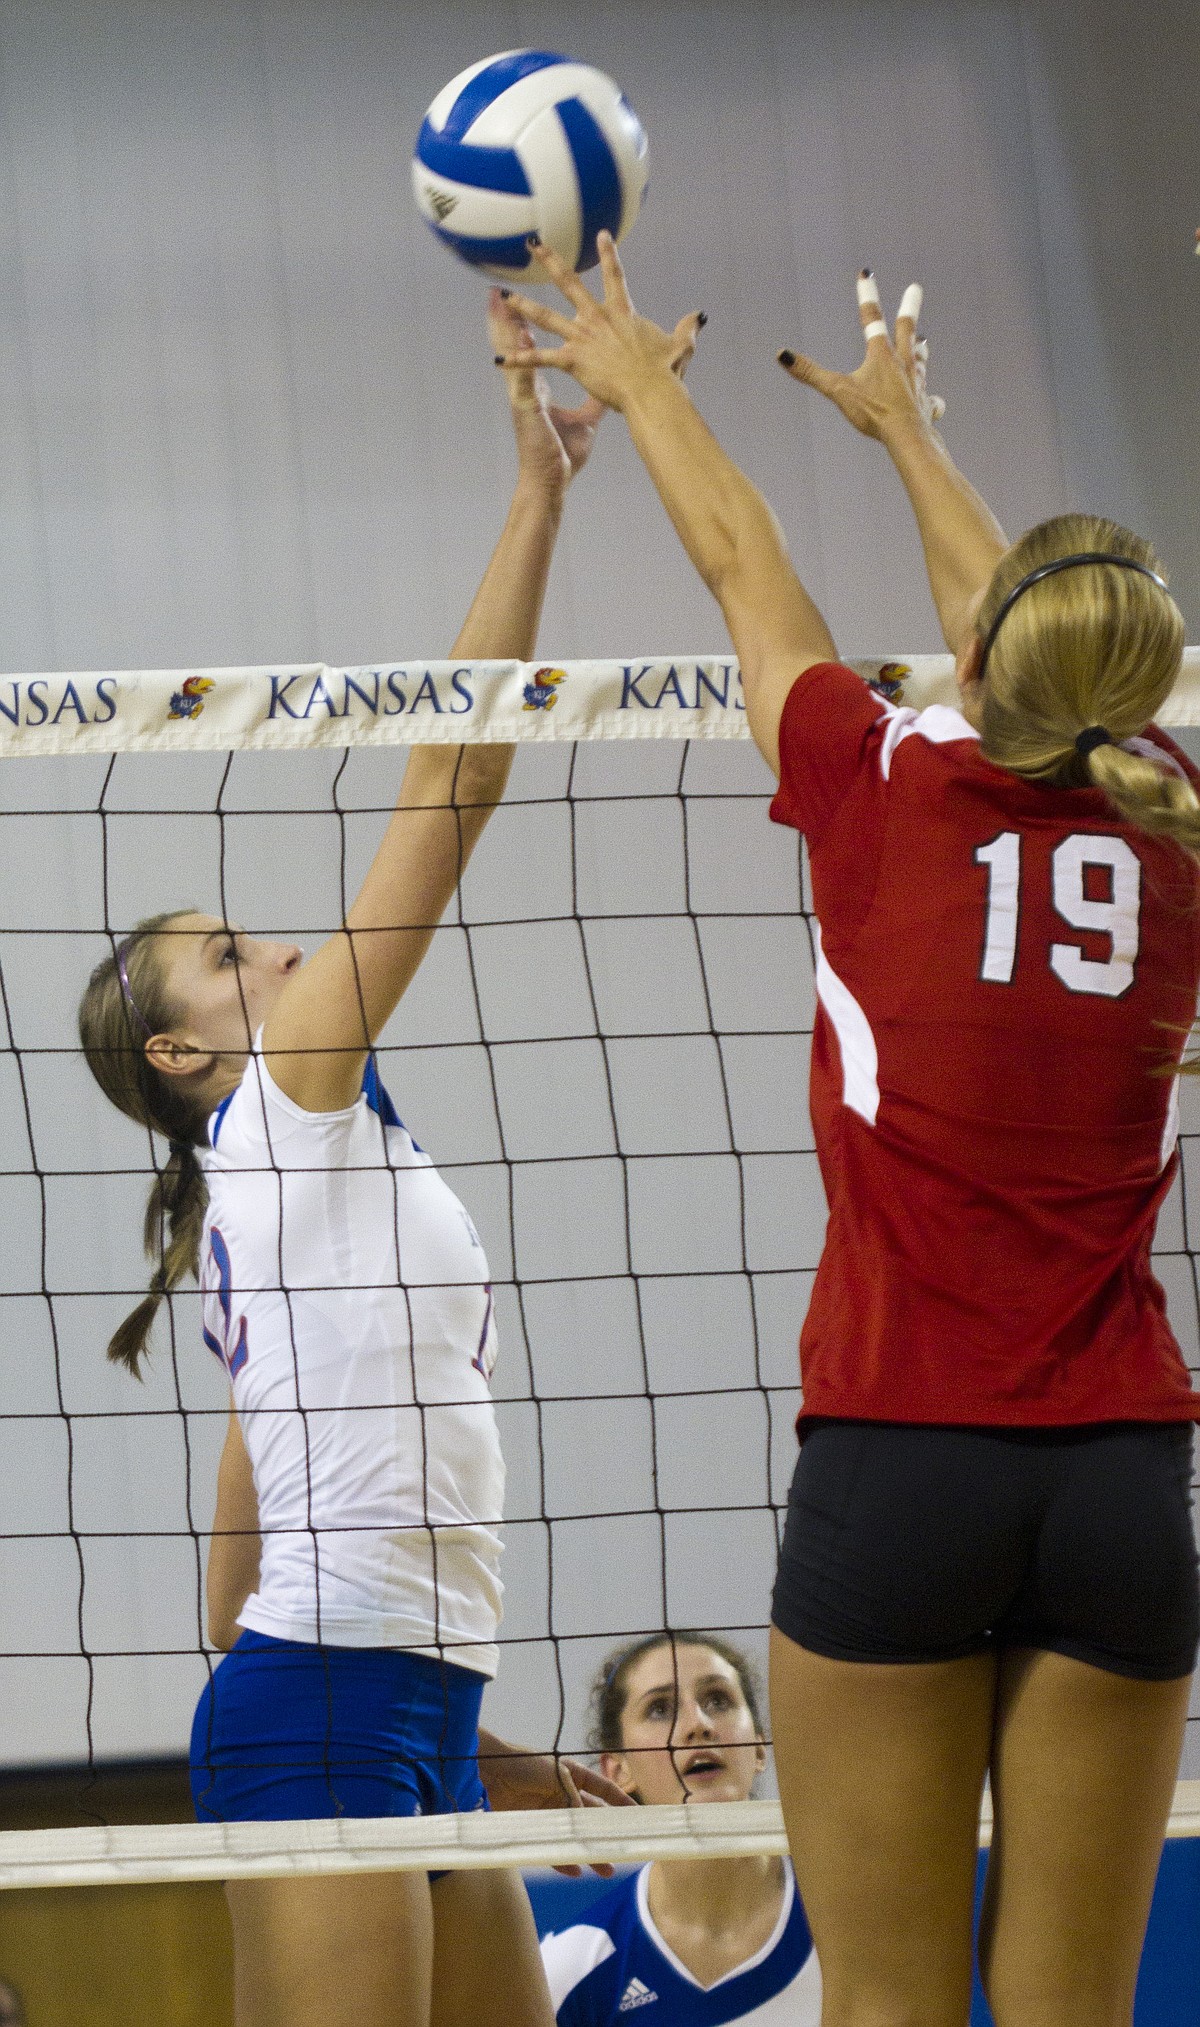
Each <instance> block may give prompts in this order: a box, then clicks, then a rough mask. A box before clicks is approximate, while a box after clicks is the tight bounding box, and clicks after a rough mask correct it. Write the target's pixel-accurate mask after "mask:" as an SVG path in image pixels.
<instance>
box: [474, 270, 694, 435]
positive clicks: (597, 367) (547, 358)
mask: <svg viewBox="0 0 1200 2027" xmlns="http://www.w3.org/2000/svg"><path fill="white" fill-rule="evenodd" d="M596 244H597V246H598V247H599V250H600V275H601V280H602V282H603V284H604V295H603V298H602V299H601V300H600V301H599V302H597V300H596V298H595V296H594V295H592V293H591V291H590V290H589V289H587V288H585V287H584V284H583V283H582V282H581V281H580V279H579V276H578V275H577V274H575V273H573V272H572V270H571V269H570V268H569V267H568V266H567V264H566V262H565V261H564V260H560V259H559V256H558V255H557V254H556V253H553V252H552V251H551V249H550V248H549V247H548V246H542V245H541V244H540V243H538V242H535V241H531V242H530V252H531V254H532V256H533V258H534V260H535V261H536V262H537V264H538V266H539V267H540V269H541V271H542V276H543V278H544V279H545V280H546V281H548V282H553V283H554V284H555V286H556V287H557V288H558V289H560V290H561V292H562V294H563V295H564V296H565V297H566V299H567V302H568V304H569V305H570V307H571V309H572V310H573V311H574V315H573V316H567V315H565V314H564V313H563V312H562V311H560V310H550V309H547V308H546V307H545V306H544V305H543V304H542V303H535V302H534V301H533V300H532V298H531V297H529V296H522V295H513V296H510V297H509V299H508V301H509V307H510V308H511V309H512V310H513V311H514V312H515V314H516V315H517V316H518V317H522V318H524V320H525V322H526V323H527V324H532V325H534V326H536V328H537V329H538V330H539V331H548V332H549V333H550V335H551V337H554V338H559V339H561V340H562V342H561V344H560V345H559V346H558V347H557V348H556V349H550V348H547V347H541V348H535V347H534V346H532V345H530V346H529V347H528V348H523V349H521V350H519V351H516V352H514V353H510V354H509V355H508V357H507V359H505V360H504V361H503V362H502V363H504V364H506V365H507V366H508V369H509V377H510V378H511V377H512V373H513V371H514V369H516V368H521V369H526V368H529V367H538V366H558V367H560V368H561V370H562V371H563V372H564V373H570V374H571V375H572V376H573V378H574V379H576V380H578V382H579V384H580V386H581V387H582V388H584V389H585V390H586V392H587V393H588V394H590V395H591V396H592V397H593V399H594V400H597V401H602V402H603V403H604V405H605V406H606V407H607V408H620V409H624V408H625V407H626V406H627V404H628V403H629V402H630V401H631V400H632V399H633V398H634V397H635V396H636V394H637V391H638V389H639V388H640V387H642V386H644V385H645V384H646V383H647V382H648V381H653V380H655V379H656V378H659V377H661V376H662V375H664V374H670V373H673V374H675V376H676V377H677V378H678V379H682V378H683V375H684V373H685V371H686V370H687V365H688V361H689V360H690V359H691V357H692V354H693V353H694V351H695V349H696V339H697V337H698V336H699V334H700V332H701V330H702V329H703V328H704V323H705V318H704V315H703V313H702V312H698V311H697V312H693V314H692V315H690V316H687V317H681V318H680V320H679V322H678V323H677V324H676V326H675V329H674V330H673V331H664V330H661V329H660V328H659V326H658V325H657V324H654V323H651V321H650V319H649V318H648V317H640V316H639V315H638V313H637V311H636V310H635V309H634V307H633V303H632V302H631V300H630V296H629V290H628V288H627V287H626V284H625V270H624V268H623V267H622V266H621V259H620V255H619V254H618V252H617V249H616V244H615V242H614V240H613V236H612V234H611V233H610V232H602V233H600V234H599V236H598V238H597V241H596Z"/></svg>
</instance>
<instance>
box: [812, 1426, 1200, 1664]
mask: <svg viewBox="0 0 1200 2027" xmlns="http://www.w3.org/2000/svg"><path fill="white" fill-rule="evenodd" d="M1191 1455H1192V1430H1191V1426H1190V1425H1189V1424H1187V1423H1175V1424H1172V1423H1130V1422H1119V1423H1105V1424H1100V1425H1095V1426H1087V1427H1076V1428H1069V1429H1063V1428H1058V1429H1042V1428H1017V1429H997V1428H967V1427H946V1426H941V1427H938V1426H916V1425H912V1424H900V1423H889V1422H873V1421H845V1420H828V1421H817V1422H816V1424H815V1425H812V1426H810V1427H809V1428H808V1429H807V1431H806V1435H805V1440H804V1443H803V1446H802V1449H801V1453H800V1458H799V1462H798V1463H797V1466H796V1472H795V1477H794V1479H793V1483H792V1489H791V1497H790V1502H789V1508H788V1516H787V1524H786V1528H785V1532H784V1541H783V1547H782V1551H781V1555H780V1561H779V1570H778V1574H777V1578H776V1585H775V1596H774V1605H773V1618H774V1621H775V1624H776V1625H777V1626H778V1627H779V1629H780V1631H781V1632H783V1633H785V1634H786V1635H787V1636H788V1637H789V1638H791V1639H793V1640H795V1641H797V1642H798V1644H799V1645H801V1646H804V1647H808V1648H810V1649H811V1650H812V1651H814V1652H817V1653H823V1654H827V1655H830V1656H831V1657H832V1658H835V1659H844V1660H860V1661H872V1662H880V1661H884V1662H886V1661H892V1662H915V1661H942V1660H953V1659H957V1658H960V1657H962V1656H964V1655H967V1654H971V1653H976V1652H980V1651H982V1650H984V1649H986V1648H988V1647H995V1646H1006V1647H1016V1646H1026V1647H1040V1648H1047V1649H1050V1650H1052V1651H1055V1652H1060V1653H1064V1654H1068V1655H1071V1656H1073V1657H1074V1658H1076V1659H1080V1660H1084V1661H1088V1662H1090V1663H1092V1664H1093V1665H1094V1666H1097V1667H1102V1668H1108V1669H1110V1670H1112V1671H1113V1672H1115V1673H1118V1674H1123V1675H1129V1676H1132V1677H1136V1678H1139V1679H1148V1680H1168V1679H1171V1678H1173V1677H1176V1676H1179V1675H1185V1674H1187V1673H1189V1672H1190V1670H1191V1669H1192V1667H1193V1666H1194V1665H1195V1659H1196V1650H1197V1643H1198V1640H1200V1590H1198V1582H1197V1556H1196V1543H1195V1537H1194V1533H1193V1528H1192V1516H1191V1489H1190V1488H1191Z"/></svg>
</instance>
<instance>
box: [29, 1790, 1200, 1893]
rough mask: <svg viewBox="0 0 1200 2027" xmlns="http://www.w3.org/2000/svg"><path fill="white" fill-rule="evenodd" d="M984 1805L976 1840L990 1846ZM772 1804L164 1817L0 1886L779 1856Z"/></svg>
mask: <svg viewBox="0 0 1200 2027" xmlns="http://www.w3.org/2000/svg"><path fill="white" fill-rule="evenodd" d="M1167 1835H1168V1837H1172V1838H1175V1837H1197V1836H1200V1781H1180V1783H1179V1785H1178V1787H1177V1789H1176V1791H1175V1806H1174V1808H1173V1809H1172V1812H1171V1821H1170V1825H1169V1827H1168V1830H1167ZM991 1837H992V1817H991V1807H990V1804H988V1803H986V1802H985V1806H984V1809H983V1812H982V1814H981V1817H980V1824H979V1842H980V1845H981V1846H987V1845H989V1844H990V1843H991ZM786 1850H787V1839H786V1837H785V1836H784V1829H783V1816H782V1813H781V1811H780V1807H779V1804H778V1802H724V1803H721V1804H719V1805H717V1806H716V1807H704V1806H701V1807H699V1808H696V1807H690V1806H687V1805H682V1806H680V1807H674V1808H663V1807H652V1808H639V1809H549V1810H546V1809H536V1810H527V1809H514V1810H511V1811H507V1812H505V1813H503V1814H497V1815H484V1814H482V1813H475V1814H468V1815H461V1816H427V1817H421V1818H418V1819H417V1820H415V1821H414V1820H412V1819H409V1820H400V1819H396V1818H394V1817H391V1818H387V1817H385V1818H378V1817H368V1818H353V1817H343V1818H341V1819H335V1820H332V1821H318V1822H312V1823H299V1822H290V1823H214V1824H208V1823H161V1824H139V1825H137V1826H131V1827H128V1828H120V1827H118V1828H112V1829H95V1830H11V1831H7V1832H5V1833H4V1834H3V1835H0V1887H30V1886H135V1885H149V1884H154V1883H162V1882H165V1883H172V1882H174V1883H178V1882H180V1881H183V1880H190V1879H280V1878H289V1877H297V1876H299V1875H301V1874H305V1873H329V1872H392V1871H395V1872H424V1871H448V1870H455V1871H462V1870H471V1869H482V1870H486V1869H488V1868H490V1867H495V1866H506V1865H520V1866H525V1867H531V1866H532V1867H537V1866H551V1865H595V1864H600V1863H604V1864H609V1865H642V1864H645V1863H646V1862H647V1860H649V1859H653V1858H668V1859H670V1858H750V1857H775V1856H779V1855H781V1854H782V1853H783V1852H785V1851H786Z"/></svg>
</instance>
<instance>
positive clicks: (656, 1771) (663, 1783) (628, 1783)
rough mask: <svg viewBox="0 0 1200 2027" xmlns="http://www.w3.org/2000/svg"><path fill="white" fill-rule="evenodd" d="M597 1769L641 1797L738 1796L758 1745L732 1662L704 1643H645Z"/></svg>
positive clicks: (756, 1770) (750, 1777) (762, 1760)
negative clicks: (611, 1749)
mask: <svg viewBox="0 0 1200 2027" xmlns="http://www.w3.org/2000/svg"><path fill="white" fill-rule="evenodd" d="M621 1741H622V1745H623V1747H624V1750H623V1751H622V1752H620V1753H605V1754H604V1755H603V1757H602V1765H603V1768H604V1772H605V1773H606V1774H607V1775H608V1776H609V1778H610V1779H611V1780H615V1781H617V1782H618V1783H619V1785H620V1786H621V1787H623V1788H624V1789H625V1791H626V1793H627V1794H631V1795H636V1796H637V1797H638V1799H639V1800H640V1801H642V1802H646V1803H654V1802H682V1801H683V1800H685V1799H688V1800H690V1801H693V1802H744V1801H745V1800H746V1798H747V1796H748V1795H749V1794H750V1792H751V1789H752V1788H753V1786H754V1782H755V1778H756V1777H757V1775H758V1774H760V1773H761V1772H762V1769H763V1767H764V1766H765V1764H766V1757H767V1756H766V1749H765V1747H764V1746H763V1743H762V1741H761V1739H760V1738H759V1737H758V1734H757V1731H756V1729H755V1723H754V1717H753V1714H752V1712H751V1710H750V1707H749V1705H748V1703H747V1702H746V1698H745V1696H744V1694H743V1691H742V1685H741V1683H740V1681H739V1680H738V1674H737V1670H736V1668H733V1667H732V1666H731V1665H730V1663H729V1662H728V1661H726V1660H725V1659H724V1657H723V1656H722V1655H720V1654H717V1653H715V1652H714V1651H713V1649H712V1648H711V1647H682V1646H680V1647H676V1648H675V1650H674V1653H672V1651H671V1648H670V1646H662V1647H652V1648H651V1649H650V1652H649V1653H648V1654H643V1655H642V1656H641V1657H640V1659H639V1660H638V1661H637V1662H636V1663H635V1665H634V1666H633V1668H632V1669H631V1670H630V1672H629V1676H628V1678H627V1681H626V1696H625V1708H624V1711H623V1713H622V1717H621Z"/></svg>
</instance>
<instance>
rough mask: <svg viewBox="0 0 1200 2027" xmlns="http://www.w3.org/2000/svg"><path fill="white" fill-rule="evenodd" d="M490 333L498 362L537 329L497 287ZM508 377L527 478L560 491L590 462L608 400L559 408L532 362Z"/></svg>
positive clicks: (525, 344) (525, 346)
mask: <svg viewBox="0 0 1200 2027" xmlns="http://www.w3.org/2000/svg"><path fill="white" fill-rule="evenodd" d="M488 337H489V338H490V339H491V343H492V352H493V355H494V357H495V359H496V361H497V363H498V364H506V363H507V361H508V360H509V358H510V357H511V355H512V354H513V353H514V352H519V351H526V352H527V351H529V350H530V349H531V348H532V345H533V332H532V331H531V330H530V328H529V326H528V324H527V323H526V322H525V319H524V318H523V317H522V315H521V313H520V311H519V310H518V309H517V308H516V306H515V301H514V298H513V297H511V296H510V295H508V294H507V293H506V291H505V290H503V289H492V291H491V292H490V294H489V296H488ZM504 379H505V385H506V386H507V388H508V399H509V405H510V407H511V409H512V417H513V429H514V431H515V432H516V438H517V456H518V458H519V460H520V466H521V475H522V477H523V478H526V479H529V480H532V481H533V482H534V483H535V484H537V485H538V486H542V487H545V488H547V489H548V490H550V491H557V492H561V491H562V490H563V489H564V488H565V487H567V486H568V485H570V483H571V480H572V479H573V478H574V477H575V474H576V472H580V471H582V470H583V467H584V465H585V464H586V463H587V461H588V457H589V455H590V453H591V448H592V445H593V443H594V442H595V440H596V431H597V429H598V428H599V426H600V418H601V416H602V415H603V414H604V403H603V402H602V401H595V400H592V399H591V398H590V397H589V399H588V400H587V401H584V402H582V403H581V404H580V406H579V407H578V408H559V407H558V406H557V405H556V403H554V402H553V401H551V399H550V393H549V389H548V388H547V386H546V382H545V380H544V379H543V377H542V375H541V374H540V373H538V372H536V371H535V370H534V369H533V367H532V366H525V367H520V368H516V367H514V368H512V369H510V371H509V372H507V373H506V374H505V376H504Z"/></svg>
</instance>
